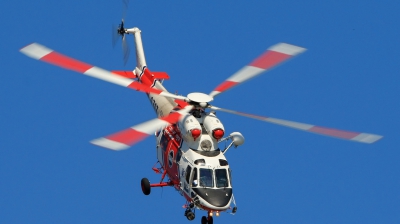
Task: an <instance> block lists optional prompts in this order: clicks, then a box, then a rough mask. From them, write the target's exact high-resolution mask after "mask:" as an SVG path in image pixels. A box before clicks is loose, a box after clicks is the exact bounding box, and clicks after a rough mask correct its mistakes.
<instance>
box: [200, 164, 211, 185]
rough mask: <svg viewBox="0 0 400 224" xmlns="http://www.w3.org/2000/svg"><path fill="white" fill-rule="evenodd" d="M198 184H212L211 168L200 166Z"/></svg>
mask: <svg viewBox="0 0 400 224" xmlns="http://www.w3.org/2000/svg"><path fill="white" fill-rule="evenodd" d="M200 186H201V187H213V186H214V178H213V171H212V170H211V169H201V168H200Z"/></svg>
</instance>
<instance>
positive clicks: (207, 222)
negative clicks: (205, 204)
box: [201, 216, 214, 224]
mask: <svg viewBox="0 0 400 224" xmlns="http://www.w3.org/2000/svg"><path fill="white" fill-rule="evenodd" d="M213 223H214V220H213V217H212V216H208V217H205V216H203V217H201V224H213Z"/></svg>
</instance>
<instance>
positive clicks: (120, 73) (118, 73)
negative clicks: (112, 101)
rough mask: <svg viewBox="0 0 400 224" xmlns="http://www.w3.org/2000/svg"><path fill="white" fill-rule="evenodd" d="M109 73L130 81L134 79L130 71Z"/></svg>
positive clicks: (134, 76)
mask: <svg viewBox="0 0 400 224" xmlns="http://www.w3.org/2000/svg"><path fill="white" fill-rule="evenodd" d="M111 72H112V73H114V74H116V75H119V76H122V77H125V78H130V79H134V78H136V75H135V74H134V73H133V72H132V71H111Z"/></svg>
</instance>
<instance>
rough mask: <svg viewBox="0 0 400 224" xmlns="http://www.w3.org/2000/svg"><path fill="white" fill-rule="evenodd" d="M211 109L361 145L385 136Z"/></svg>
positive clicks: (215, 108)
mask: <svg viewBox="0 0 400 224" xmlns="http://www.w3.org/2000/svg"><path fill="white" fill-rule="evenodd" d="M210 109H212V110H218V111H223V112H227V113H231V114H236V115H240V116H244V117H249V118H253V119H258V120H261V121H265V122H269V123H272V124H277V125H281V126H285V127H289V128H294V129H298V130H302V131H306V132H311V133H315V134H321V135H326V136H330V137H336V138H341V139H345V140H351V141H356V142H361V143H374V142H376V141H378V140H379V139H381V138H382V137H383V136H381V135H375V134H369V133H361V132H352V131H343V130H338V129H333V128H326V127H320V126H316V125H312V124H305V123H300V122H295V121H288V120H282V119H277V118H272V117H264V116H259V115H253V114H248V113H243V112H238V111H233V110H227V109H222V108H218V107H214V106H210Z"/></svg>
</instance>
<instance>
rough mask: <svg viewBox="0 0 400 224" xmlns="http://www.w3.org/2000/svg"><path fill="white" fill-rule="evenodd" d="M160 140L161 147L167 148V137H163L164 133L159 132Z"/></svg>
mask: <svg viewBox="0 0 400 224" xmlns="http://www.w3.org/2000/svg"><path fill="white" fill-rule="evenodd" d="M161 134H162V136H161V140H160V145H161V148H162V149H163V150H164V151H165V150H166V149H167V145H168V139H167V137H165V135H164V133H161Z"/></svg>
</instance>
